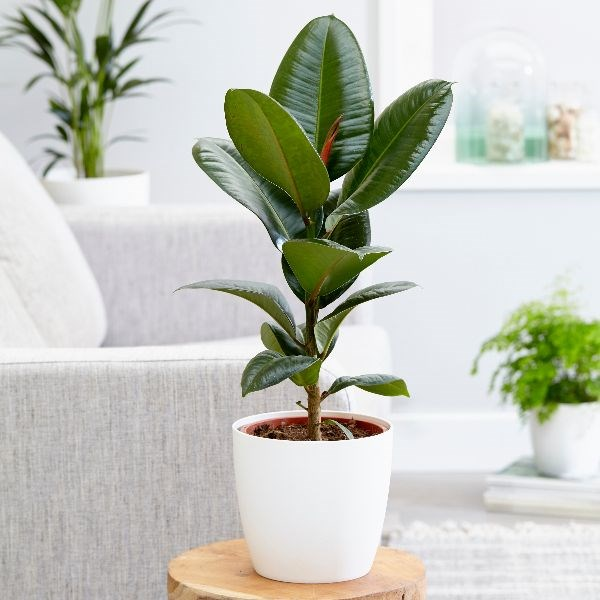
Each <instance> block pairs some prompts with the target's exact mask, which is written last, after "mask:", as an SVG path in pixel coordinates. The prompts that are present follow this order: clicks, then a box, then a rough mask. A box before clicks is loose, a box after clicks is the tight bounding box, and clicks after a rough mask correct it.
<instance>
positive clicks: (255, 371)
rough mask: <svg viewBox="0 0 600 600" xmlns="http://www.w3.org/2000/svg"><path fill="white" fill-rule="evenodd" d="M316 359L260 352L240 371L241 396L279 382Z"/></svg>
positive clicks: (305, 367)
mask: <svg viewBox="0 0 600 600" xmlns="http://www.w3.org/2000/svg"><path fill="white" fill-rule="evenodd" d="M316 361H317V359H316V358H313V357H312V356H281V355H280V354H278V353H277V352H273V351H272V350H265V351H263V352H260V353H259V354H257V355H256V356H255V357H254V358H253V359H252V360H251V361H250V362H249V363H248V364H247V365H246V368H245V369H244V372H243V373H242V396H246V395H247V394H250V393H251V392H257V391H259V390H264V389H265V388H268V387H271V386H272V385H276V384H278V383H281V382H282V381H284V380H285V379H288V378H289V377H291V376H292V375H294V374H295V373H299V372H300V371H304V370H305V369H307V368H308V367H310V366H311V365H312V364H313V363H315V362H316Z"/></svg>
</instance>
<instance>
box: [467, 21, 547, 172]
mask: <svg viewBox="0 0 600 600" xmlns="http://www.w3.org/2000/svg"><path fill="white" fill-rule="evenodd" d="M455 78H456V81H457V85H456V87H455V91H456V108H455V111H456V112H455V119H456V157H457V160H459V161H461V162H476V163H483V162H491V163H518V162H524V161H541V160H545V159H546V148H547V144H546V119H545V104H546V72H545V67H544V61H543V58H542V55H541V52H540V51H539V50H538V48H537V46H536V45H535V44H534V43H533V42H532V41H531V40H529V39H528V38H527V37H525V36H524V35H522V34H520V33H517V32H515V31H509V30H502V31H495V32H492V33H488V34H486V35H484V36H481V37H479V38H476V39H474V40H472V41H470V42H469V43H467V44H466V45H465V46H464V47H463V48H462V49H461V51H460V52H459V53H458V55H457V58H456V63H455Z"/></svg>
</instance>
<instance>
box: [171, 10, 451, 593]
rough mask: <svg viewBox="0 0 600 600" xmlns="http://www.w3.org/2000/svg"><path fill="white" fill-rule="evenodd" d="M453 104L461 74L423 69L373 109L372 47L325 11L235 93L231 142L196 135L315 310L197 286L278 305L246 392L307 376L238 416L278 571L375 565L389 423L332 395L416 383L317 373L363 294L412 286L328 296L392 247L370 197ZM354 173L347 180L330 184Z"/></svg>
mask: <svg viewBox="0 0 600 600" xmlns="http://www.w3.org/2000/svg"><path fill="white" fill-rule="evenodd" d="M451 104H452V91H451V85H450V84H449V83H448V82H445V81H440V80H430V81H425V82H423V83H420V84H418V85H416V86H415V87H413V88H412V89H410V90H408V91H407V92H405V93H404V94H402V95H401V96H400V97H399V98H398V99H397V100H395V101H394V102H393V103H392V104H391V105H390V106H388V107H387V108H386V109H385V110H384V111H383V113H382V114H381V116H380V117H379V118H378V119H377V120H376V121H374V118H373V102H372V98H371V88H370V84H369V78H368V74H367V69H366V66H365V62H364V59H363V56H362V53H361V50H360V47H359V46H358V43H357V41H356V39H355V38H354V36H353V34H352V32H351V31H350V29H349V28H348V27H347V26H346V25H345V24H344V23H343V22H342V21H340V20H338V19H336V18H335V17H333V16H325V17H320V18H317V19H315V20H313V21H311V22H310V23H309V24H308V25H306V27H305V28H304V29H303V30H302V31H301V32H300V33H299V35H298V36H297V37H296V39H295V40H294V41H293V43H292V45H291V46H290V48H289V50H288V51H287V53H286V54H285V56H284V58H283V60H282V62H281V64H280V66H279V68H278V70H277V73H276V75H275V78H274V80H273V84H272V86H271V90H270V92H269V94H268V95H267V94H264V93H261V92H259V91H255V90H249V89H232V90H229V91H228V92H227V94H226V96H225V118H226V123H227V129H228V131H229V134H230V136H231V140H232V141H228V140H221V139H213V138H203V139H200V140H198V142H197V143H196V144H195V146H194V148H193V156H194V158H195V160H196V162H197V163H198V165H199V166H200V168H201V169H203V170H204V171H205V172H206V174H207V175H208V176H209V177H211V178H212V179H213V180H214V181H215V183H216V184H217V185H219V186H220V187H221V188H222V189H223V190H225V191H226V192H227V193H228V194H229V195H230V196H232V197H233V198H234V199H235V200H237V201H238V202H239V203H241V204H242V205H243V206H245V207H246V208H248V209H249V210H250V211H252V212H253V213H255V214H256V216H257V217H258V218H259V219H260V220H261V221H262V223H263V225H264V226H265V228H266V230H267V232H268V234H269V236H270V237H271V240H272V242H273V245H274V246H275V248H276V251H277V252H280V253H281V265H282V270H283V274H284V275H285V279H286V281H287V284H288V285H289V287H290V289H291V291H292V292H293V294H295V295H296V296H297V298H298V299H299V300H300V302H301V303H302V304H303V308H304V314H305V317H306V320H305V322H304V323H301V324H299V323H296V321H295V319H294V316H293V314H292V312H291V310H290V308H289V305H288V302H287V301H286V299H285V297H284V296H283V295H282V293H281V292H280V291H279V290H278V289H277V288H276V287H274V286H272V285H267V284H262V283H256V282H249V281H225V280H211V281H201V282H198V283H193V284H190V285H186V286H184V288H185V289H210V290H217V291H221V292H225V293H229V294H233V295H236V296H239V297H241V298H243V299H246V300H248V301H250V302H253V303H254V304H256V305H257V306H259V307H260V308H262V309H263V310H264V311H265V312H266V313H267V314H268V315H269V316H270V317H271V319H272V321H268V322H265V323H264V324H263V325H262V328H261V339H262V342H263V344H264V346H265V350H264V351H262V352H260V353H259V354H258V355H257V356H255V357H254V358H253V359H252V360H251V361H250V362H249V363H248V365H247V367H246V369H245V370H244V373H243V375H242V382H241V387H242V394H243V395H244V396H245V395H247V394H250V393H251V392H255V391H258V390H262V389H265V388H267V387H269V386H272V385H275V384H278V383H279V382H281V381H284V380H285V379H288V378H289V379H291V380H292V381H293V382H294V383H295V384H296V385H298V386H301V387H303V388H304V390H305V391H306V396H307V397H306V401H305V403H302V402H299V403H298V404H299V406H300V410H295V411H289V412H282V413H270V414H260V415H253V416H251V417H247V418H244V419H241V420H239V421H237V422H236V423H234V424H233V443H234V463H235V475H236V485H237V492H238V501H239V507H240V513H241V518H242V524H243V528H244V533H245V537H246V541H247V543H248V547H249V550H250V554H251V557H252V561H253V564H254V567H255V569H256V570H257V572H258V573H260V574H261V575H264V576H266V577H269V578H272V579H278V580H281V581H290V582H300V583H315V582H321V583H323V582H334V581H342V580H348V579H353V578H357V577H361V576H363V575H365V574H366V573H367V572H368V571H369V570H370V568H371V566H372V563H373V559H374V556H375V552H376V549H377V546H378V544H379V540H380V536H381V528H382V524H383V518H384V514H385V508H386V503H387V494H388V488H389V479H390V473H391V450H392V427H391V424H390V423H389V422H387V421H384V420H382V419H378V418H372V417H368V416H365V415H353V414H348V413H338V412H335V413H332V412H322V409H321V407H322V403H323V401H324V400H326V398H327V397H329V396H331V395H332V394H335V393H337V392H339V391H341V390H343V389H344V388H347V387H349V386H358V387H360V388H362V389H363V390H367V391H369V392H373V393H375V394H382V395H388V396H398V395H408V391H407V388H406V385H405V383H404V381H403V380H402V379H399V378H397V377H395V376H393V375H381V374H368V375H362V376H356V377H348V376H346V377H339V378H338V379H336V380H335V381H334V382H333V384H332V385H331V386H329V387H328V389H320V388H319V372H320V370H321V367H322V365H323V363H324V362H325V360H326V359H327V357H328V356H329V354H330V352H331V351H332V350H333V348H334V346H335V343H336V338H337V330H338V328H339V327H340V325H341V323H342V322H343V321H344V319H345V317H346V316H347V315H348V314H349V313H350V312H351V311H352V310H353V309H354V308H355V307H357V306H358V305H360V304H362V303H364V302H368V301H370V300H374V299H376V298H381V297H384V296H389V295H391V294H396V293H399V292H402V291H404V290H408V289H410V288H411V287H413V286H414V284H413V283H410V282H406V281H393V282H386V283H380V284H375V285H372V286H370V287H367V288H365V289H361V290H359V291H356V292H354V293H353V294H351V295H349V296H348V297H347V298H346V299H345V300H344V301H342V302H341V303H339V304H338V305H337V306H336V307H335V308H333V309H331V304H332V303H333V302H334V301H336V300H337V299H338V298H339V297H340V296H341V295H342V294H343V293H344V292H345V291H346V290H347V289H348V288H349V287H350V286H351V285H352V283H353V282H354V281H355V279H356V278H357V276H358V275H359V273H360V272H361V271H363V270H364V269H366V268H368V267H369V266H370V265H372V264H373V263H375V262H376V261H377V260H379V259H380V258H382V257H384V256H385V255H386V254H388V253H389V252H391V250H390V249H389V248H382V247H379V246H371V229H370V224H369V213H368V210H369V209H371V208H372V207H374V206H375V205H377V204H379V203H380V202H382V201H383V200H385V199H386V198H387V197H389V196H390V195H391V194H392V193H393V192H394V191H395V190H396V189H398V187H399V186H400V185H402V183H403V182H404V181H406V179H407V178H408V177H409V176H410V175H411V174H412V173H413V171H414V170H415V169H416V168H417V166H418V165H419V164H420V162H421V161H422V160H423V158H424V157H425V155H426V154H427V153H428V151H429V149H430V148H431V146H432V145H433V143H434V142H435V140H436V139H437V137H438V135H439V133H440V131H441V130H442V128H443V126H444V124H445V122H446V119H447V117H448V114H449V112H450V107H451ZM342 176H344V179H343V183H342V184H341V189H337V188H336V187H335V186H334V189H331V188H332V185H331V182H333V181H335V180H337V179H339V178H340V177H342ZM184 288H182V289H184ZM324 309H327V314H325V315H324V316H323V315H322V312H321V311H323V310H324ZM333 440H336V441H333Z"/></svg>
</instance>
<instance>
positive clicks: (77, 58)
mask: <svg viewBox="0 0 600 600" xmlns="http://www.w3.org/2000/svg"><path fill="white" fill-rule="evenodd" d="M153 1H154V0H146V1H145V2H144V3H143V4H142V5H141V6H140V7H139V9H138V10H137V12H136V13H135V15H134V16H133V18H132V19H131V21H130V23H129V25H128V26H127V27H126V28H125V32H124V33H123V35H122V37H121V38H120V40H119V41H116V40H115V35H114V31H113V27H112V13H113V4H114V0H102V2H101V3H100V7H99V11H98V28H97V33H96V36H95V38H94V41H93V47H92V49H91V52H90V53H89V55H88V52H87V50H86V46H85V42H84V37H83V34H82V32H81V29H80V27H79V24H78V14H79V10H80V8H81V0H43V2H42V6H41V7H39V6H28V7H26V8H19V9H18V10H17V14H16V15H15V16H11V17H8V24H7V25H6V26H5V27H3V28H2V29H1V30H0V45H5V46H14V47H17V48H20V49H22V50H24V51H26V52H27V53H28V54H30V55H31V56H33V57H34V58H35V59H36V60H38V61H39V62H41V63H43V65H44V68H45V70H44V71H43V72H41V73H39V74H37V75H35V76H34V77H32V78H31V79H30V80H29V81H28V82H27V84H26V85H25V90H29V89H31V88H32V87H34V86H35V85H36V84H37V83H39V82H40V81H42V80H44V79H47V78H48V79H51V80H53V81H54V83H55V84H56V88H57V92H58V93H56V94H52V95H50V97H49V99H48V104H49V110H50V112H51V113H52V114H53V115H54V116H55V117H56V119H57V121H58V122H57V123H56V125H55V127H54V132H53V133H52V134H44V135H42V136H38V138H48V139H52V140H53V141H55V142H58V143H59V144H61V145H62V147H60V146H59V147H56V146H54V145H52V146H48V147H46V148H44V152H45V154H46V155H47V156H48V159H49V160H48V162H47V164H46V166H45V169H44V175H45V174H46V173H48V172H49V171H50V170H51V169H52V168H53V167H54V166H55V165H56V164H57V163H58V162H60V161H63V160H67V159H70V160H71V161H72V163H73V166H74V168H75V170H76V172H77V176H78V177H102V176H103V174H104V158H105V152H106V149H107V147H108V146H109V145H110V144H112V143H115V142H118V141H135V140H138V139H140V138H139V137H137V136H131V135H122V136H118V137H116V138H113V139H112V140H110V141H109V140H107V139H106V129H107V116H108V115H107V108H108V106H109V105H110V104H112V103H113V102H115V100H118V99H122V98H131V97H133V96H137V95H139V93H140V89H141V88H142V87H144V86H146V85H149V84H151V83H156V82H158V81H164V80H163V79H161V78H146V79H140V78H135V77H131V72H132V70H133V69H134V67H136V65H137V64H138V63H139V61H140V60H141V57H139V56H138V57H133V58H132V57H128V56H127V55H128V54H129V52H130V50H131V49H132V48H134V47H136V46H138V45H139V44H143V43H146V42H150V41H153V40H155V39H156V38H155V37H152V36H151V31H152V29H153V28H154V27H155V26H156V25H158V24H159V23H161V22H163V21H164V20H165V19H166V18H167V17H168V16H169V15H170V14H171V12H172V11H168V10H166V11H162V12H159V13H157V14H155V15H153V16H148V13H149V10H150V8H151V6H152V4H153ZM64 146H66V148H64ZM69 152H70V153H69Z"/></svg>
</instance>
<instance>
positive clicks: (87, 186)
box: [42, 169, 150, 206]
mask: <svg viewBox="0 0 600 600" xmlns="http://www.w3.org/2000/svg"><path fill="white" fill-rule="evenodd" d="M42 183H43V185H44V187H45V188H46V191H47V192H48V193H49V194H50V196H52V198H53V200H54V201H55V202H56V203H57V204H79V205H84V206H142V205H145V204H148V203H149V202H150V175H149V173H147V172H146V171H124V170H112V171H107V172H106V176H105V177H90V178H85V179H83V178H82V179H77V178H75V177H73V175H72V173H70V172H69V171H68V170H62V169H55V170H53V171H51V172H50V173H49V174H48V176H47V177H46V178H45V179H43V180H42Z"/></svg>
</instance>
